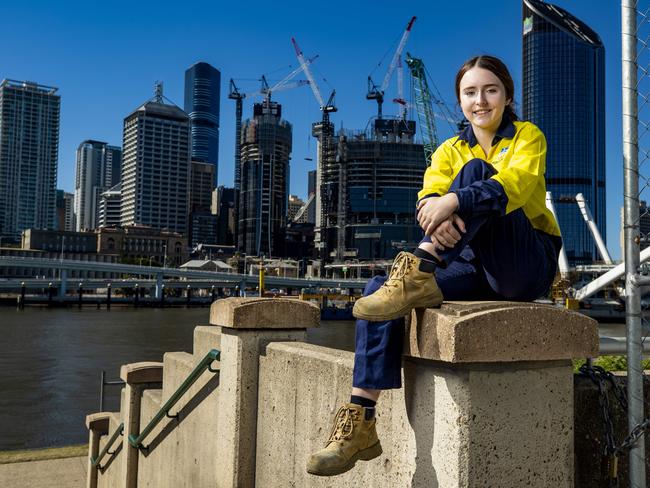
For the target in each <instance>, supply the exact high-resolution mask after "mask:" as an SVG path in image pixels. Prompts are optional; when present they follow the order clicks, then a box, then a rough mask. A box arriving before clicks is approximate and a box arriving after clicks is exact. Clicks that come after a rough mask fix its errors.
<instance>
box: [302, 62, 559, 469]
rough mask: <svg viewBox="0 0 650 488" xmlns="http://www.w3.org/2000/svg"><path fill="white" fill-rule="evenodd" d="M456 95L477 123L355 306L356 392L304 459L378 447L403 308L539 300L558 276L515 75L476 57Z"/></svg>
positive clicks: (539, 155) (533, 139)
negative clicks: (415, 241)
mask: <svg viewBox="0 0 650 488" xmlns="http://www.w3.org/2000/svg"><path fill="white" fill-rule="evenodd" d="M455 88H456V98H457V100H458V103H459V104H460V107H461V109H462V111H463V114H464V115H465V117H466V118H467V120H468V121H469V126H468V127H467V128H466V129H465V130H464V131H463V132H462V133H461V134H460V135H458V136H455V137H452V138H451V139H448V140H446V141H445V142H444V143H443V144H441V145H440V146H439V147H438V149H437V150H436V152H435V153H434V154H433V157H432V161H431V165H430V166H429V167H428V168H427V170H426V172H425V174H424V185H423V189H422V190H421V191H420V193H419V194H418V197H419V200H418V203H417V219H418V223H419V225H420V227H422V229H423V230H424V234H425V237H424V239H423V240H422V242H421V243H420V244H419V246H418V248H417V249H416V250H415V252H414V253H413V254H411V253H408V252H401V253H400V254H398V255H397V257H396V258H395V262H394V263H393V267H392V269H391V273H390V276H389V277H388V278H385V277H375V278H373V279H372V280H370V282H369V283H368V285H367V286H366V289H365V291H364V297H363V298H361V299H360V300H358V301H357V303H356V304H355V306H354V311H353V313H354V316H355V317H356V318H357V319H358V320H357V324H356V352H355V362H354V375H353V388H352V397H351V399H350V403H348V404H346V405H343V406H342V407H341V408H340V409H339V411H338V413H337V415H336V418H335V420H334V427H333V429H332V433H331V435H330V438H329V440H328V442H327V444H326V447H325V448H324V449H322V450H320V451H318V452H317V453H315V454H313V455H312V456H311V457H310V459H309V461H308V463H307V471H308V472H310V473H312V474H316V475H321V476H332V475H336V474H340V473H343V472H345V471H348V470H349V469H351V468H352V467H353V466H354V464H355V463H356V461H357V460H360V459H361V460H370V459H373V458H375V457H377V456H379V455H380V454H381V452H382V450H381V445H380V443H379V439H378V438H377V432H376V430H375V418H374V412H375V404H376V402H377V400H378V398H379V394H380V392H381V390H386V389H390V388H400V387H401V351H402V341H403V336H404V319H403V317H404V316H405V315H407V314H408V313H410V311H411V309H413V308H425V307H435V306H439V305H440V304H441V303H442V301H443V297H444V299H447V300H521V301H527V300H534V299H535V298H538V297H540V296H542V295H544V294H545V293H546V292H547V291H548V290H549V288H550V286H551V283H552V281H553V278H554V276H555V273H556V269H557V258H558V254H559V252H560V248H561V247H562V240H561V237H560V230H559V227H558V225H557V223H556V221H555V219H554V218H553V215H552V213H551V212H550V211H549V210H548V209H547V208H546V183H545V181H544V172H545V167H546V140H545V138H544V134H542V132H541V131H540V130H539V129H538V128H537V127H536V126H535V125H533V124H531V123H530V122H519V121H517V116H516V114H515V111H514V108H513V105H514V103H513V100H514V82H513V81H512V77H511V76H510V73H509V72H508V69H507V68H506V66H505V65H504V64H503V62H502V61H500V60H499V59H497V58H495V57H492V56H477V57H474V58H472V59H470V60H468V61H467V62H466V63H465V64H463V66H462V67H461V68H460V70H459V71H458V73H457V75H456V85H455Z"/></svg>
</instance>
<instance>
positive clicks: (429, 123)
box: [406, 53, 439, 165]
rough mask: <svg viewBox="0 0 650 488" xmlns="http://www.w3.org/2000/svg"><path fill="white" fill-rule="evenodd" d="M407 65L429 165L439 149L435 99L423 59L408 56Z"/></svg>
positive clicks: (425, 157) (426, 159)
mask: <svg viewBox="0 0 650 488" xmlns="http://www.w3.org/2000/svg"><path fill="white" fill-rule="evenodd" d="M406 64H407V66H408V67H409V68H410V70H411V78H412V80H413V88H414V92H415V108H416V111H417V114H418V123H419V124H420V127H421V130H422V143H423V145H424V160H425V162H426V164H427V165H428V164H429V163H430V162H431V156H432V155H433V152H434V151H435V150H436V148H437V147H438V144H439V142H438V131H437V129H436V122H435V120H434V118H435V115H434V112H433V97H432V95H431V90H430V89H429V83H428V82H427V76H426V71H425V69H424V63H423V62H422V60H421V59H418V58H414V57H412V56H411V55H410V54H409V53H407V54H406Z"/></svg>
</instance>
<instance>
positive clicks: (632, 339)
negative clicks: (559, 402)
mask: <svg viewBox="0 0 650 488" xmlns="http://www.w3.org/2000/svg"><path fill="white" fill-rule="evenodd" d="M636 3H637V2H636V0H622V2H621V40H622V70H623V72H622V75H623V86H622V89H623V93H622V95H623V107H622V109H623V110H622V115H623V167H624V178H625V188H624V230H625V289H626V297H627V298H626V317H625V321H626V326H627V359H628V361H627V364H628V366H627V368H628V369H627V381H628V386H627V392H628V393H627V394H628V405H629V410H628V428H629V430H630V431H631V430H632V429H633V428H634V427H635V426H637V425H638V424H640V423H641V422H642V421H643V418H644V412H643V406H644V401H643V370H642V367H641V354H642V347H643V346H642V342H641V340H642V337H641V333H642V328H641V318H642V317H641V293H640V292H641V290H640V287H639V286H638V284H637V282H636V279H635V278H636V277H637V276H638V273H639V261H640V258H639V253H640V245H639V244H640V239H639V149H638V142H639V139H638V123H639V121H638V89H637V21H636V20H637V19H636V16H637V10H636ZM645 478H646V476H645V439H644V436H641V438H640V439H639V440H638V441H637V442H636V443H635V445H634V446H633V447H632V449H631V450H630V486H631V487H633V488H643V487H645V486H646V482H645V481H646V480H645Z"/></svg>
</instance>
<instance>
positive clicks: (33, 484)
mask: <svg viewBox="0 0 650 488" xmlns="http://www.w3.org/2000/svg"><path fill="white" fill-rule="evenodd" d="M87 463H88V458H87V457H86V456H81V457H72V458H65V459H50V460H47V461H30V462H25V463H10V464H0V486H2V487H3V488H52V487H56V488H83V487H84V486H86V468H87Z"/></svg>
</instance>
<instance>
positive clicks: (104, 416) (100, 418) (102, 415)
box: [86, 412, 110, 488]
mask: <svg viewBox="0 0 650 488" xmlns="http://www.w3.org/2000/svg"><path fill="white" fill-rule="evenodd" d="M109 424H110V420H109V413H108V412H98V413H93V414H90V415H87V416H86V428H87V429H88V431H89V432H90V438H89V439H88V475H87V476H86V488H97V475H98V467H97V466H93V463H92V460H93V459H95V458H96V457H97V456H98V455H99V439H100V438H101V437H102V436H103V435H106V434H108V428H109Z"/></svg>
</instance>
